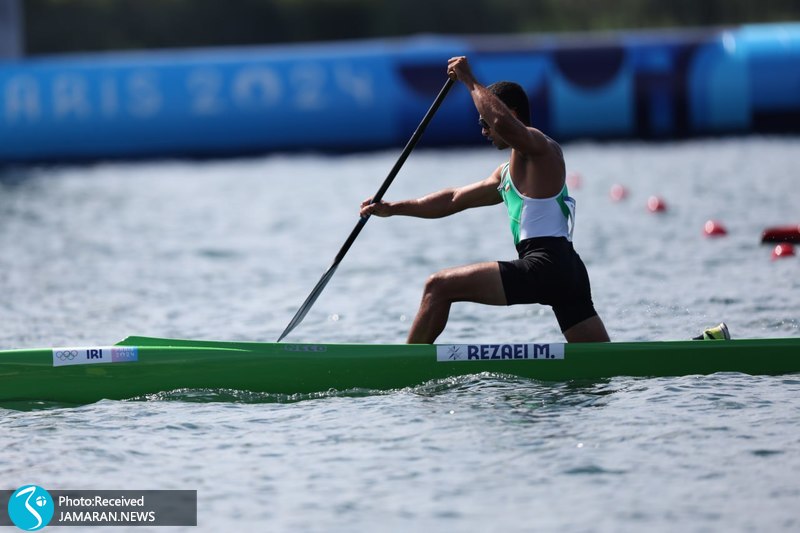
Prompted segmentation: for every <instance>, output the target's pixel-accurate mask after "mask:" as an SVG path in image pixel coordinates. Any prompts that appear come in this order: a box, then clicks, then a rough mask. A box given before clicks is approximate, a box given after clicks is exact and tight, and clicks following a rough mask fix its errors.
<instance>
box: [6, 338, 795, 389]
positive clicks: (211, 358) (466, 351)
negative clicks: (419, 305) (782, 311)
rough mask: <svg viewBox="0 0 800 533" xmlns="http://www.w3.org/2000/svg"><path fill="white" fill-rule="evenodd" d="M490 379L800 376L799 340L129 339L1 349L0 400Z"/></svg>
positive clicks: (394, 386)
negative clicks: (718, 374) (380, 341)
mask: <svg viewBox="0 0 800 533" xmlns="http://www.w3.org/2000/svg"><path fill="white" fill-rule="evenodd" d="M482 372H491V373H494V374H507V375H512V376H519V377H523V378H531V379H536V380H543V381H568V380H586V379H588V380H593V379H603V378H610V377H614V376H641V377H656V376H683V375H693V374H712V373H715V372H740V373H745V374H753V375H757V374H772V375H775V374H788V373H792V372H800V338H784V339H744V340H730V341H661V342H618V343H605V344H600V343H597V344H594V343H589V344H563V343H556V344H453V345H444V344H443V345H404V344H402V345H400V344H398V345H379V344H286V343H280V344H277V343H255V342H215V341H194V340H175V339H157V338H149V337H128V338H127V339H125V340H123V341H122V342H120V343H118V344H116V345H114V346H106V347H89V348H85V347H84V348H48V349H36V350H8V351H0V404H2V403H4V402H5V403H8V402H15V401H30V400H34V401H37V400H39V401H48V402H63V403H71V404H83V403H91V402H95V401H98V400H101V399H104V398H108V399H124V398H132V397H137V396H142V395H145V394H150V393H157V392H165V391H172V390H176V389H235V390H244V391H253V392H266V393H275V394H305V393H314V392H323V391H328V390H331V389H336V390H340V391H346V390H351V389H367V390H391V389H399V388H403V387H409V386H414V385H419V384H422V383H425V382H428V381H431V380H436V379H442V378H448V377H451V376H459V375H467V374H479V373H482Z"/></svg>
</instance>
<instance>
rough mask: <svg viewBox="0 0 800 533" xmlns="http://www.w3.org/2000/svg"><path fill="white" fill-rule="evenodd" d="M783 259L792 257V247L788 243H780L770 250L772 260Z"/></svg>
mask: <svg viewBox="0 0 800 533" xmlns="http://www.w3.org/2000/svg"><path fill="white" fill-rule="evenodd" d="M784 257H794V246H792V245H791V244H789V243H788V242H782V243H780V244H779V245H777V246H776V247H775V249H774V250H772V260H773V261H775V260H776V259H782V258H784Z"/></svg>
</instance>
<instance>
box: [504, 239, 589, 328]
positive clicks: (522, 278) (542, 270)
mask: <svg viewBox="0 0 800 533" xmlns="http://www.w3.org/2000/svg"><path fill="white" fill-rule="evenodd" d="M517 251H518V252H519V257H520V258H519V259H516V260H514V261H498V264H499V265H500V277H501V278H502V280H503V290H504V291H505V293H506V301H507V302H508V305H514V304H532V303H537V304H544V305H549V306H551V307H552V308H553V312H555V314H556V320H558V325H559V327H560V328H561V331H562V332H563V331H566V330H568V329H569V328H571V327H572V326H574V325H575V324H577V323H579V322H582V321H584V320H586V319H587V318H591V317H593V316H595V315H597V312H596V311H595V310H594V304H593V303H592V291H591V288H590V287H589V274H588V273H587V272H586V266H584V264H583V261H581V258H580V256H579V255H578V254H577V252H575V248H573V246H572V243H571V242H569V241H568V240H567V239H565V238H564V237H536V238H533V239H525V240H524V241H522V242H520V243H519V244H518V245H517Z"/></svg>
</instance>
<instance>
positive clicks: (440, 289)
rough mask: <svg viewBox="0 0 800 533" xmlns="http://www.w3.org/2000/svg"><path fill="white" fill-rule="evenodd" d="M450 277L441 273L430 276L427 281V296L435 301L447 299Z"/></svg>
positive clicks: (444, 272) (443, 272) (445, 273)
mask: <svg viewBox="0 0 800 533" xmlns="http://www.w3.org/2000/svg"><path fill="white" fill-rule="evenodd" d="M448 286H449V283H448V275H447V272H446V271H439V272H436V273H434V274H431V275H430V276H428V279H427V280H426V281H425V295H426V296H428V297H430V298H434V299H446V298H447V295H448V292H449V291H448Z"/></svg>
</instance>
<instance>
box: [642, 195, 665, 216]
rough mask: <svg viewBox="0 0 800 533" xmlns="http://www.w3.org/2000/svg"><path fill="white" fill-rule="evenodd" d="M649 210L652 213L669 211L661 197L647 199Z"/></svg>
mask: <svg viewBox="0 0 800 533" xmlns="http://www.w3.org/2000/svg"><path fill="white" fill-rule="evenodd" d="M647 209H648V210H650V212H651V213H661V212H664V211H666V210H667V204H666V203H665V202H664V200H663V198H661V197H660V196H651V197H650V198H648V199H647Z"/></svg>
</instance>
